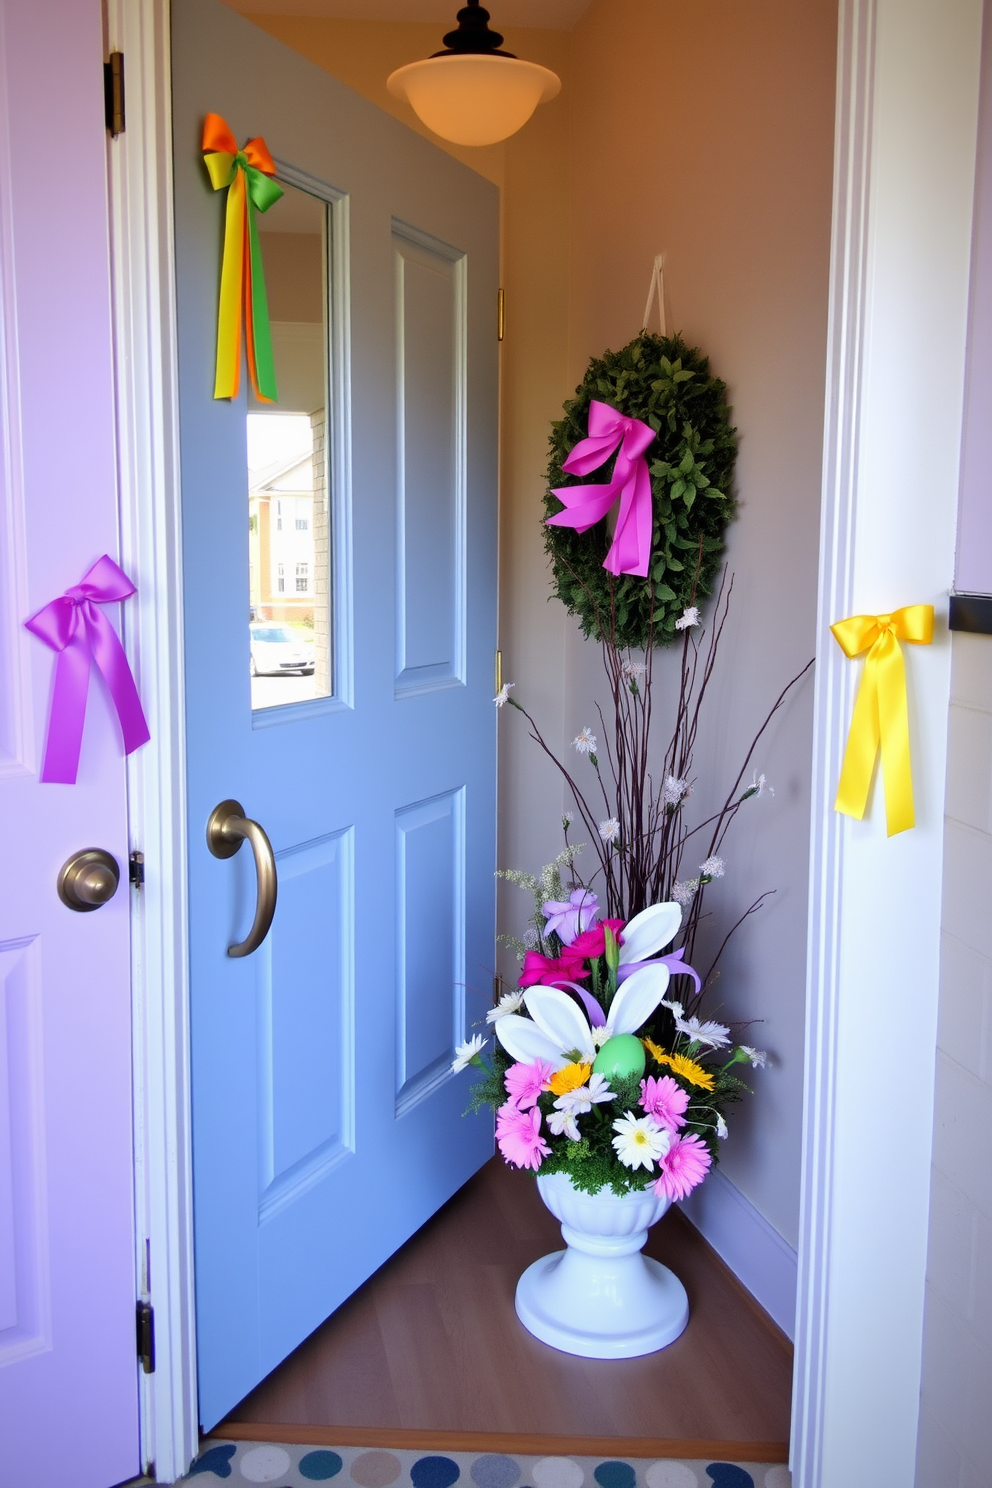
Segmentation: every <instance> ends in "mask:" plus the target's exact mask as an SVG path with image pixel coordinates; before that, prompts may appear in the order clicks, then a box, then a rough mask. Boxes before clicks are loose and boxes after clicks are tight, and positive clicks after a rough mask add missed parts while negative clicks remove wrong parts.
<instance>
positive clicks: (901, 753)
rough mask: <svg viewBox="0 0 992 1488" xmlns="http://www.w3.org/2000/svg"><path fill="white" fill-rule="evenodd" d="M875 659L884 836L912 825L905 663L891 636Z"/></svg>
mask: <svg viewBox="0 0 992 1488" xmlns="http://www.w3.org/2000/svg"><path fill="white" fill-rule="evenodd" d="M891 640H892V644H891V645H890V646H887V647H886V648H885V650H884V652H883V653H882V654H881V655H880V656H879V658H878V660H877V662H876V678H877V680H876V687H877V692H878V721H879V733H880V736H881V752H882V779H883V781H884V784H885V822H886V828H887V833H888V836H890V837H895V836H896V834H897V833H899V832H905V831H908V829H909V828H910V827H912V826H915V824H916V814H915V811H914V807H913V769H912V764H911V761H910V755H909V705H908V702H907V699H906V662H905V658H904V657H903V654H902V647H901V646H900V645H899V642H898V641H897V640H896V639H895V637H892V638H891Z"/></svg>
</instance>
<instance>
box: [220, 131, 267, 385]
mask: <svg viewBox="0 0 992 1488" xmlns="http://www.w3.org/2000/svg"><path fill="white" fill-rule="evenodd" d="M203 163H204V165H205V166H206V167H207V173H208V174H209V176H210V184H211V186H213V188H214V190H215V191H221V190H223V189H224V188H225V187H226V188H227V211H226V214H225V217H226V222H225V227H224V256H223V259H222V261H221V271H220V299H219V302H218V306H217V367H216V378H215V381H214V397H215V398H236V397H237V396H238V387H239V384H240V380H241V322H242V317H243V319H244V326H245V349H246V351H247V353H248V374H249V376H250V378H251V385H252V387H253V388H254V390H255V396H256V397H257V398H258V399H259V401H260V402H262V403H274V402H276V400H277V398H278V394H277V392H276V372H275V364H274V362H273V357H272V336H271V332H270V329H269V307H268V301H267V299H266V295H265V275H264V273H263V272H262V246H261V243H260V242H259V238H258V225H257V223H256V222H255V213H256V212H267V211H268V210H269V208H270V207H271V206H273V205H274V204H275V203H276V202H277V201H278V200H279V198H280V197H281V196H282V194H283V192H282V187H281V186H277V185H276V183H275V181H274V180H273V179H272V177H273V176H274V175H275V173H276V166H275V161H274V160H273V159H272V156H271V155H270V154H269V151H268V148H267V146H266V143H265V141H264V139H250V140H249V141H248V143H247V144H246V145H245V147H244V149H243V150H239V149H238V144H237V140H236V139H235V138H234V135H233V134H232V133H231V131H230V129H229V128H228V126H227V124H226V122H225V121H224V120H223V119H222V118H221V116H220V114H208V115H207V117H206V120H205V122H204V125H203Z"/></svg>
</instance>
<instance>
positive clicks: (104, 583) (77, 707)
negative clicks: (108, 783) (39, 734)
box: [24, 553, 151, 785]
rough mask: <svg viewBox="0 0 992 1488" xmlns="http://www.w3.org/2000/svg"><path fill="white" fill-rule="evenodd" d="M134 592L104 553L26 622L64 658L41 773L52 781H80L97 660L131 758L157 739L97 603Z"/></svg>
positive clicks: (58, 672) (57, 677) (57, 672)
mask: <svg viewBox="0 0 992 1488" xmlns="http://www.w3.org/2000/svg"><path fill="white" fill-rule="evenodd" d="M134 592H135V589H134V585H133V584H132V583H131V580H130V579H129V578H128V577H127V575H126V574H125V573H122V572H121V570H120V569H119V568H118V567H117V564H116V563H115V562H114V560H113V559H112V558H110V557H108V555H107V554H106V553H104V555H103V557H102V558H98V559H97V561H96V563H94V565H93V567H92V568H91V569H90V570H89V572H88V573H86V574H84V575H83V577H82V579H81V580H80V582H79V583H78V584H74V585H73V587H72V588H71V589H67V590H66V592H65V593H64V594H62V595H60V596H59V598H58V599H53V600H52V601H51V603H50V604H47V605H45V607H44V609H43V610H39V611H38V613H37V615H32V616H31V619H30V620H25V622H24V624H25V626H26V627H27V629H28V630H30V631H31V633H32V635H36V636H38V638H39V639H40V640H42V641H44V642H45V645H46V646H51V648H52V650H53V651H56V652H58V658H59V659H58V663H57V665H56V668H55V688H54V691H53V693H52V711H51V714H50V716H49V720H48V740H47V743H46V745H45V762H44V764H43V765H42V769H41V778H42V780H43V781H45V782H46V783H55V784H59V785H75V783H76V772H77V770H78V769H79V749H80V745H81V744H82V741H83V723H84V722H85V719H86V694H87V691H88V689H89V683H90V663H91V661H95V662H96V665H97V668H98V670H99V671H100V672H101V673H102V674H103V677H104V680H105V681H106V683H107V686H108V687H109V688H110V696H111V697H112V698H113V700H114V706H115V707H116V709H117V717H118V718H119V719H120V723H121V733H122V734H123V735H124V753H125V754H130V753H131V752H132V751H133V750H135V749H137V748H138V746H139V745H140V744H147V742H148V740H149V739H150V738H151V735H150V734H149V732H148V724H147V723H146V722H145V715H144V713H143V712H142V708H141V700H140V698H139V697H138V690H137V688H136V687H135V685H134V678H133V677H132V675H131V668H130V667H129V666H128V662H127V657H126V656H125V655H124V647H123V646H122V645H121V643H120V641H119V640H118V637H117V632H116V631H115V630H114V627H113V626H112V625H111V623H110V621H109V620H108V619H107V617H106V615H105V614H104V613H103V611H102V610H99V609H97V605H102V604H113V603H114V601H115V600H122V599H129V598H130V597H131V595H132V594H133V593H134Z"/></svg>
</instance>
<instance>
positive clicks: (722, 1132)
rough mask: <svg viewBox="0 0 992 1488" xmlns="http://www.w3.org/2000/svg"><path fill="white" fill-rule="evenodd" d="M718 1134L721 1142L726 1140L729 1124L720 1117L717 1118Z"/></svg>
mask: <svg viewBox="0 0 992 1488" xmlns="http://www.w3.org/2000/svg"><path fill="white" fill-rule="evenodd" d="M716 1134H717V1136H718V1137H719V1138H720V1141H721V1142H723V1141H724V1140H725V1139H726V1136H727V1123H726V1122H725V1121H724V1119H723V1117H722V1116H719V1115H718V1116H717V1118H716Z"/></svg>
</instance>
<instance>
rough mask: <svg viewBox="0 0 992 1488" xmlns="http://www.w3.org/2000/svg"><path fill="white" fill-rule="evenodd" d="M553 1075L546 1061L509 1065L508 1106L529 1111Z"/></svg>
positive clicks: (505, 1082)
mask: <svg viewBox="0 0 992 1488" xmlns="http://www.w3.org/2000/svg"><path fill="white" fill-rule="evenodd" d="M553 1074H554V1070H553V1069H552V1068H551V1065H550V1064H549V1063H548V1061H547V1060H546V1059H537V1060H535V1061H534V1063H533V1064H511V1065H510V1068H509V1069H508V1070H507V1072H506V1074H505V1075H504V1076H503V1084H504V1085H505V1086H506V1093H507V1095H508V1096H509V1097H510V1100H509V1102H508V1104H510V1105H514V1106H516V1107H517V1109H518V1110H520V1111H527V1110H529V1109H530V1107H531V1106H533V1105H536V1104H537V1097H538V1096H539V1095H540V1093H541V1091H542V1090H543V1089H544V1087H545V1086H546V1085H547V1083H548V1081H549V1080H550V1079H551V1076H552V1075H553ZM672 1083H673V1084H674V1081H673V1082H672ZM687 1099H688V1097H687Z"/></svg>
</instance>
